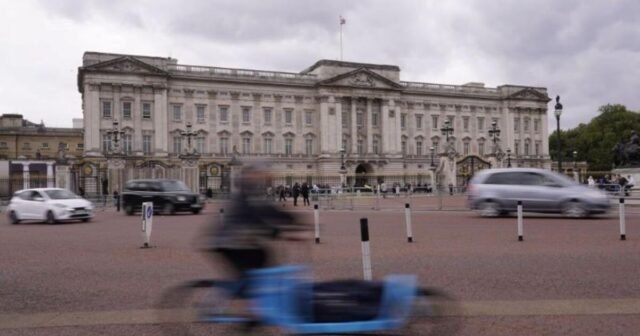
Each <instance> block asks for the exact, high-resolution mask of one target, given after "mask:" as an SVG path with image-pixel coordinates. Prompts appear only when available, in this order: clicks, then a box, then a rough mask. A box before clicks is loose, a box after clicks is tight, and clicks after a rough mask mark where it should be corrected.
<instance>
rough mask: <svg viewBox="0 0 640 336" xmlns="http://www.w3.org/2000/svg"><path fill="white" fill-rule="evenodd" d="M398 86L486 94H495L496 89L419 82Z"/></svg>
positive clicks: (401, 83)
mask: <svg viewBox="0 0 640 336" xmlns="http://www.w3.org/2000/svg"><path fill="white" fill-rule="evenodd" d="M400 85H402V86H404V87H405V88H408V89H422V90H426V91H448V92H463V93H488V94H497V93H498V89H496V88H485V87H475V86H465V85H448V84H432V83H421V82H400Z"/></svg>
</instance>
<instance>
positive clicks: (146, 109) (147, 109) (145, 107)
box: [142, 103, 151, 120]
mask: <svg viewBox="0 0 640 336" xmlns="http://www.w3.org/2000/svg"><path fill="white" fill-rule="evenodd" d="M142 119H145V120H150V119H151V103H142Z"/></svg>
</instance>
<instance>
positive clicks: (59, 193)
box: [44, 189, 78, 200]
mask: <svg viewBox="0 0 640 336" xmlns="http://www.w3.org/2000/svg"><path fill="white" fill-rule="evenodd" d="M44 193H45V194H47V196H49V198H51V199H55V200H61V199H74V198H78V195H76V194H74V193H72V192H70V191H69V190H64V189H53V190H45V191H44Z"/></svg>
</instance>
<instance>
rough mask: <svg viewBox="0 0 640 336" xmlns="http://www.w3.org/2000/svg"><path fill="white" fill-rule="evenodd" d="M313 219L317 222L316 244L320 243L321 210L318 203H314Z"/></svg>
mask: <svg viewBox="0 0 640 336" xmlns="http://www.w3.org/2000/svg"><path fill="white" fill-rule="evenodd" d="M313 221H314V224H315V229H316V230H315V231H316V232H315V236H316V244H320V212H319V210H318V205H317V204H314V205H313Z"/></svg>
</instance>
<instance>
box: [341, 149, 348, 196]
mask: <svg viewBox="0 0 640 336" xmlns="http://www.w3.org/2000/svg"><path fill="white" fill-rule="evenodd" d="M346 151H347V150H346V149H345V148H344V147H342V148H340V188H341V189H342V187H344V185H345V183H346V182H347V181H346V174H347V167H346V166H345V165H344V154H345V153H346Z"/></svg>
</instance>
